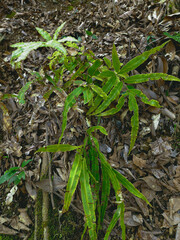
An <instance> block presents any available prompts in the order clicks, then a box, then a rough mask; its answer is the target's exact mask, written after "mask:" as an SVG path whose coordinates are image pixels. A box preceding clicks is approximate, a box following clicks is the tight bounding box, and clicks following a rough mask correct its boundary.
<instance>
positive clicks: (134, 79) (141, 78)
mask: <svg viewBox="0 0 180 240" xmlns="http://www.w3.org/2000/svg"><path fill="white" fill-rule="evenodd" d="M159 79H163V80H165V81H177V82H180V79H179V78H177V77H174V76H172V75H168V74H165V73H147V74H137V75H133V76H131V77H128V78H126V79H124V80H123V81H124V82H125V83H127V84H137V83H143V82H148V81H149V80H159Z"/></svg>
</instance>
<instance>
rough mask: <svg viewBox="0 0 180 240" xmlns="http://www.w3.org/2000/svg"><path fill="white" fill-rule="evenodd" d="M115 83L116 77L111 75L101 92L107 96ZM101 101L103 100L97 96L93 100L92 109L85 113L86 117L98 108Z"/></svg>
mask: <svg viewBox="0 0 180 240" xmlns="http://www.w3.org/2000/svg"><path fill="white" fill-rule="evenodd" d="M116 82H117V78H116V75H115V77H114V75H113V77H111V78H109V79H108V80H107V82H106V83H105V84H104V86H103V87H102V90H103V91H104V92H105V93H106V94H108V93H109V91H110V90H111V89H112V87H113V86H114V85H115V84H116ZM102 100H103V99H102V97H100V96H97V97H96V98H95V100H94V104H93V106H92V107H91V108H90V109H89V111H88V112H87V115H89V114H90V113H92V112H93V111H94V110H95V109H96V108H97V107H98V106H99V104H100V103H101V102H102Z"/></svg>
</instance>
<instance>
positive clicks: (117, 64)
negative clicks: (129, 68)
mask: <svg viewBox="0 0 180 240" xmlns="http://www.w3.org/2000/svg"><path fill="white" fill-rule="evenodd" d="M112 63H113V67H114V70H115V71H116V72H117V73H118V72H119V70H120V66H121V65H122V64H121V63H120V61H119V57H118V54H117V51H116V47H115V45H114V44H113V49H112Z"/></svg>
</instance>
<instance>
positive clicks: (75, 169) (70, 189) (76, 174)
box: [62, 152, 82, 213]
mask: <svg viewBox="0 0 180 240" xmlns="http://www.w3.org/2000/svg"><path fill="white" fill-rule="evenodd" d="M81 170H82V152H77V153H76V155H75V159H74V162H73V165H72V169H71V171H70V175H69V179H68V183H67V187H66V193H65V197H64V205H63V210H62V212H63V213H64V212H66V211H68V209H69V206H70V204H71V201H72V197H73V194H74V192H75V190H76V188H77V184H78V182H79V178H80V175H81Z"/></svg>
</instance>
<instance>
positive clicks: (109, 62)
mask: <svg viewBox="0 0 180 240" xmlns="http://www.w3.org/2000/svg"><path fill="white" fill-rule="evenodd" d="M103 60H104V61H105V63H106V65H107V66H108V68H110V67H111V60H109V58H107V57H104V58H103Z"/></svg>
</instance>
